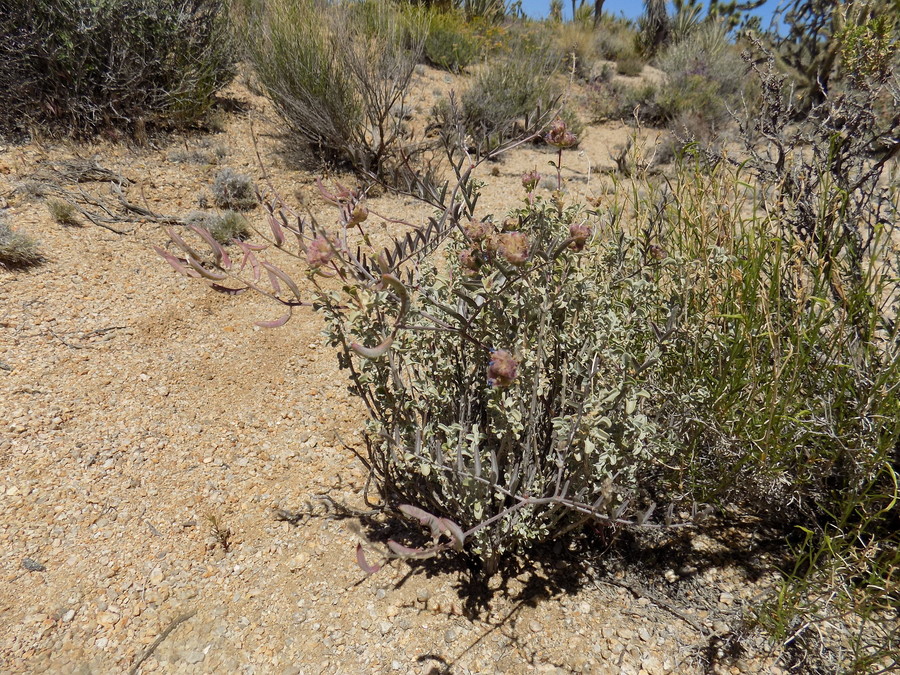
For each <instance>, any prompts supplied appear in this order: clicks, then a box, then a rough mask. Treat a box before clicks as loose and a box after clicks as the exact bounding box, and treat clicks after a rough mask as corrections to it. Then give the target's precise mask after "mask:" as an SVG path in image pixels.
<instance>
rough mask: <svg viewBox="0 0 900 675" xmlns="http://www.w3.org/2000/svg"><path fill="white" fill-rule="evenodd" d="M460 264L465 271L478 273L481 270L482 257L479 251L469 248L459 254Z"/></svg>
mask: <svg viewBox="0 0 900 675" xmlns="http://www.w3.org/2000/svg"><path fill="white" fill-rule="evenodd" d="M459 264H460V266H461V267H462V268H463V269H465V270H469V271H470V272H477V271H478V270H479V268H481V256H480V255H479V253H478V252H477V251H475V250H473V249H471V248H467V249H466V250H465V251H463V252H462V253H460V254H459Z"/></svg>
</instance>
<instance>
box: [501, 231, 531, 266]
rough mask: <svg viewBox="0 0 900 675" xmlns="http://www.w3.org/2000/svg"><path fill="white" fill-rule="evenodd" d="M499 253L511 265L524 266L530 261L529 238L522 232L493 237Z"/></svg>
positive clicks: (505, 233)
mask: <svg viewBox="0 0 900 675" xmlns="http://www.w3.org/2000/svg"><path fill="white" fill-rule="evenodd" d="M492 239H493V240H494V245H495V246H496V249H497V253H499V254H500V255H501V256H503V258H504V259H505V260H506V262H508V263H509V264H510V265H524V264H525V263H526V262H527V261H528V237H526V236H525V235H524V234H523V233H521V232H504V233H503V234H498V235H496V236H495V237H492Z"/></svg>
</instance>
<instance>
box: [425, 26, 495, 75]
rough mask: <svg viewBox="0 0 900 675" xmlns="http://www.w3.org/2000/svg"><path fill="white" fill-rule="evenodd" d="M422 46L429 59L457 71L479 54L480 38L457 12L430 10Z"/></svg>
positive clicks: (442, 66)
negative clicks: (423, 45) (426, 35)
mask: <svg viewBox="0 0 900 675" xmlns="http://www.w3.org/2000/svg"><path fill="white" fill-rule="evenodd" d="M424 49H425V57H426V58H427V59H428V61H429V63H431V64H432V65H434V66H435V67H437V68H443V69H444V70H449V71H451V72H454V73H458V72H460V71H462V70H465V69H466V68H467V67H468V66H469V65H470V64H471V63H473V62H474V61H475V60H476V59H477V58H478V55H479V53H480V51H481V42H480V40H479V39H478V36H477V35H476V34H475V33H474V31H473V30H472V28H471V27H470V26H469V25H468V24H467V23H466V21H465V19H464V18H463V17H462V16H461V15H460V14H458V13H456V12H431V13H430V14H429V15H428V37H426V38H425V47H424Z"/></svg>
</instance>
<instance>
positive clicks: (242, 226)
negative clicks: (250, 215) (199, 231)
mask: <svg viewBox="0 0 900 675" xmlns="http://www.w3.org/2000/svg"><path fill="white" fill-rule="evenodd" d="M185 220H186V222H187V223H188V224H190V225H196V226H198V227H202V228H203V229H205V230H207V231H208V232H209V233H210V234H211V235H212V236H213V239H215V240H216V241H217V242H219V243H220V244H230V243H232V242H233V241H234V240H235V239H237V240H239V241H243V240H244V239H247V238H248V237H250V234H251V233H250V225H249V224H248V223H247V219H246V218H244V216H242V215H241V214H240V213H237V212H235V211H223V212H222V213H211V212H208V211H197V212H195V213H191V214H190V215H189V216H188V217H187V218H186V219H185Z"/></svg>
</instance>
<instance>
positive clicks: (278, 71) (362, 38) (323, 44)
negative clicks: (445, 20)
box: [243, 0, 426, 174]
mask: <svg viewBox="0 0 900 675" xmlns="http://www.w3.org/2000/svg"><path fill="white" fill-rule="evenodd" d="M243 4H244V13H245V22H246V25H247V30H246V34H245V36H244V42H245V44H246V50H247V53H248V56H249V59H250V61H251V62H252V63H253V66H254V68H255V70H256V73H257V76H258V78H259V82H260V84H261V85H262V87H263V88H264V89H265V91H266V93H267V94H268V95H269V97H270V98H271V99H272V101H273V103H274V104H275V107H276V109H277V110H278V112H279V114H280V115H281V117H282V119H283V120H284V121H285V123H286V124H287V126H288V127H289V128H290V129H291V130H292V131H293V132H294V133H296V134H297V136H298V137H299V140H301V141H302V142H303V143H305V144H306V145H307V146H308V147H309V148H310V149H311V150H313V151H314V152H315V153H317V154H318V155H319V156H320V157H322V158H324V159H327V160H330V161H337V162H340V163H345V164H349V165H351V166H353V167H354V168H355V169H357V170H358V171H360V172H362V173H374V174H385V173H388V172H389V171H390V168H391V167H390V165H392V164H394V163H396V162H397V161H399V160H398V153H399V150H400V147H401V145H402V143H403V139H404V136H405V134H406V129H405V126H404V124H403V120H402V119H400V118H399V117H397V116H396V115H394V114H393V112H392V111H394V110H396V109H398V108H402V107H403V105H404V101H405V99H406V95H407V90H408V87H409V82H410V78H411V77H412V74H413V69H414V67H415V65H416V63H418V62H419V61H420V60H421V57H422V49H423V43H424V40H425V35H426V23H425V19H424V14H423V13H421V12H416V11H406V12H401V11H400V10H399V9H398V8H397V7H396V6H394V5H392V4H391V3H389V2H384V1H383V0H369V1H367V2H361V3H352V2H347V3H333V4H326V5H321V4H317V3H315V2H313V1H312V0H271V1H269V2H263V1H262V0H244V3H243Z"/></svg>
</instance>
